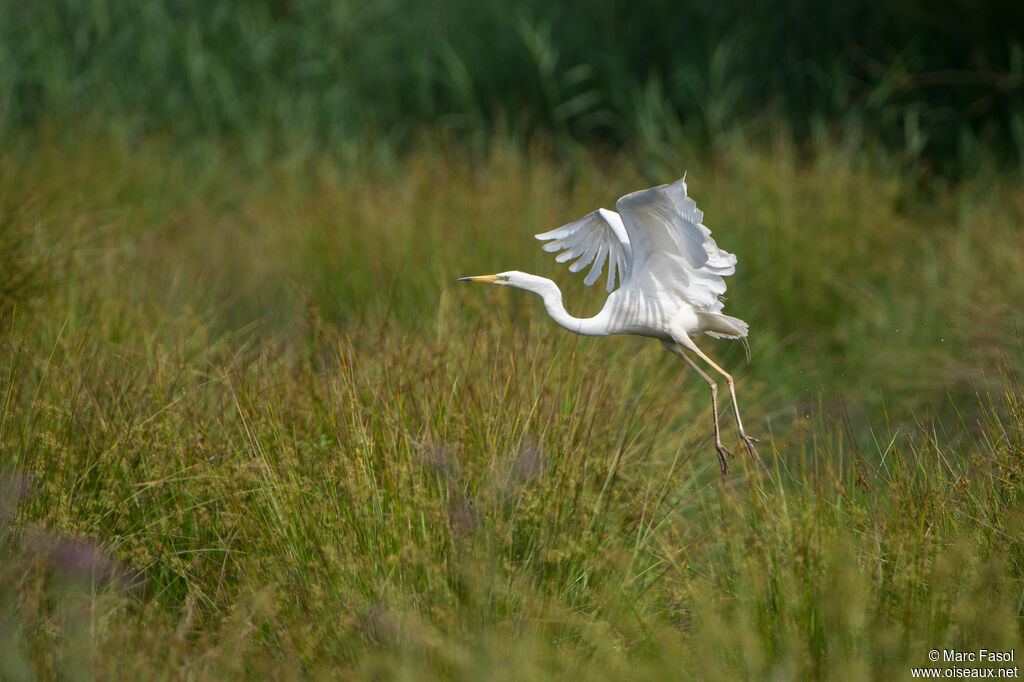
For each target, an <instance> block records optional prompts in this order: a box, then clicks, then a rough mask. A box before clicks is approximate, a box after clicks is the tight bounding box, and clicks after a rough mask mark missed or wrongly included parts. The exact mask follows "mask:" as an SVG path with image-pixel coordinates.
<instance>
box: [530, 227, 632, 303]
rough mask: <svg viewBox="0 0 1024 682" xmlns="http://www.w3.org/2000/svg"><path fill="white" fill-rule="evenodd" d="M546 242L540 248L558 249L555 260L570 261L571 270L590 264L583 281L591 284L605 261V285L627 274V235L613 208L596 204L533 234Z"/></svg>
mask: <svg viewBox="0 0 1024 682" xmlns="http://www.w3.org/2000/svg"><path fill="white" fill-rule="evenodd" d="M536 238H537V239H539V240H541V241H545V242H547V243H546V244H544V245H543V246H542V247H541V248H543V249H544V250H545V251H546V252H548V253H555V252H560V253H558V255H557V256H555V261H557V262H559V263H565V262H567V261H570V260H574V259H575V262H573V263H572V264H571V265H569V271H570V272H579V271H580V270H583V269H584V268H586V267H587V266H588V265H590V266H592V267H591V268H590V272H588V273H587V276H586V278H585V279H584V280H583V283H584V284H586V285H587V286H591V285H593V284H594V282H596V281H597V280H598V278H600V276H601V272H602V270H604V264H605V262H607V263H608V282H607V289H608V292H609V293H610V292H611V291H612V290H614V289H615V282H616V278H618V280H619V283H620V284H622V283H624V281H625V280H626V279H627V278H628V273H629V263H630V259H631V258H632V256H631V251H630V245H629V238H628V237H627V235H626V230H625V228H624V227H623V225H622V220H621V219H619V216H618V215H617V214H616V213H615V212H614V211H609V210H607V209H603V208H599V209H597V210H596V211H592V212H591V213H588V214H587V215H585V216H584V217H582V218H580V219H579V220H576V221H574V222H571V223H568V224H566V225H562V226H561V227H558V228H555V229H554V230H551V231H550V232H543V233H541V234H538V235H536Z"/></svg>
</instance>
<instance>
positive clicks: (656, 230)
mask: <svg viewBox="0 0 1024 682" xmlns="http://www.w3.org/2000/svg"><path fill="white" fill-rule="evenodd" d="M615 208H617V209H618V213H616V212H615V211H609V210H607V209H604V208H599V209H597V210H596V211H593V212H592V213H589V214H588V215H586V216H585V217H583V218H581V219H580V220H577V221H575V222H572V223H569V224H568V225H563V226H562V227H559V228H558V229H555V230H551V231H550V232H544V233H542V234H538V235H536V238H537V239H539V240H541V241H545V242H547V243H546V244H544V246H543V248H544V250H545V251H547V252H549V253H553V252H556V251H560V252H561V253H559V254H558V256H557V257H556V258H555V260H556V261H558V262H559V263H564V262H566V261H568V260H572V259H574V258H575V259H576V261H575V262H574V263H572V264H571V265H570V266H569V270H570V271H571V272H579V271H580V270H582V269H583V268H585V267H587V266H588V265H591V266H592V267H591V268H590V272H589V273H588V274H587V277H586V279H585V280H584V283H585V284H586V285H587V286H591V285H592V284H593V283H594V282H596V281H597V279H598V277H600V276H601V270H602V269H603V267H604V264H605V261H607V262H608V286H607V290H608V300H607V301H605V304H604V307H603V308H601V312H599V313H598V314H597V315H595V316H594V317H591V318H587V319H581V318H578V317H573V316H572V315H570V314H569V313H568V312H566V310H565V306H564V305H563V304H562V292H561V290H560V289H559V288H558V285H557V284H555V283H554V282H552V281H551V280H550V279H547V278H546V277H538V276H537V275H531V274H528V273H525V272H518V271H516V270H512V271H509V272H501V273H498V274H496V275H483V276H479V277H462V278H460V279H459V281H460V282H488V283H491V284H498V285H500V286H506V287H515V288H516V289H525V290H526V291H532V292H533V293H535V294H537V295H538V296H540V297H541V299H543V301H544V307H545V309H547V312H548V315H550V316H551V319H553V320H554V321H555V322H557V323H558V324H559V325H561V326H562V327H565V328H566V329H568V330H569V331H571V332H575V333H576V334H583V335H585V336H607V335H609V334H637V335H639V336H649V337H651V338H655V339H658V340H659V341H661V343H662V345H664V346H665V348H667V349H668V350H669V351H671V352H673V353H675V354H676V355H678V356H679V357H681V358H682V359H683V360H685V361H686V363H687V364H688V365H689V366H690V367H692V368H693V369H694V370H695V371H696V372H697V374H699V375H700V377H701V378H702V379H703V380H704V381H706V382H707V384H708V386H710V387H711V407H712V409H713V413H714V424H715V449H716V450H717V451H718V462H719V466H720V467H721V469H722V475H723V476H724V475H725V474H726V472H727V471H728V468H729V463H728V460H727V459H726V455H729V456H730V457H731V456H732V453H731V452H730V451H729V450H727V449H726V447H725V446H724V445H722V435H721V431H720V429H719V426H718V386H717V384H716V383H715V380H714V379H712V378H711V377H710V376H708V374H707V373H706V372H704V370H702V369H701V368H700V367H699V366H698V365H697V363H696V362H695V361H694V360H693V359H692V358H690V357H689V356H688V355H687V354H686V351H690V352H692V353H693V354H694V355H696V356H697V357H699V358H700V359H701V360H703V361H704V362H706V363H707V364H708V365H709V366H710V367H711V368H713V369H714V370H715V371H716V372H718V373H719V374H721V375H722V376H723V377H725V381H726V383H728V385H729V396H730V398H731V399H732V407H733V411H734V412H735V414H736V426H737V428H738V429H739V433H740V439H741V440H742V441H743V446H744V448H746V451H747V453H748V454H749V455H750V456H751V457H752V458H754V459H755V460H756V461H757V462H758V463H760V462H761V459H760V457H758V455H757V450H756V449H755V447H754V443H756V442H758V441H757V439H756V438H751V437H750V436H748V435H747V434H746V432H745V431H744V430H743V421H742V420H741V419H740V408H739V406H738V405H737V404H736V387H735V383H734V381H733V378H732V376H731V375H730V374H729V373H728V372H726V371H725V370H724V369H722V368H721V367H719V366H718V365H717V364H716V363H715V361H714V360H712V359H711V358H709V357H708V356H707V355H706V354H705V353H704V351H702V350H701V349H700V348H698V347H697V344H695V343H694V342H693V338H694V337H695V336H697V335H699V334H702V333H703V334H707V335H708V336H712V337H715V338H726V339H742V338H744V337H746V335H747V323H746V322H744V321H743V320H740V319H737V318H735V317H730V316H728V315H725V314H723V313H722V308H723V303H722V298H721V296H722V294H724V293H725V279H724V278H725V277H726V276H728V275H731V274H733V273H734V272H735V271H736V256H734V255H733V254H731V253H729V252H727V251H723V250H722V249H720V248H718V244H716V243H715V240H714V239H712V238H711V230H709V229H708V228H707V227H705V226H704V224H703V223H702V222H701V221H702V220H703V218H704V214H703V212H701V211H700V210H699V209H698V208H697V204H696V203H694V201H693V199H690V198H689V197H688V196H687V195H686V176H685V175H683V177H682V179H680V180H679V181H678V182H675V183H672V184H670V185H661V186H659V187H652V188H651V189H645V190H641V191H638V192H633V193H632V194H627V195H626V196H624V197H622V198H621V199H619V200H618V201H617V202H615ZM616 277H618V280H619V288H618V289H616V288H615V281H616Z"/></svg>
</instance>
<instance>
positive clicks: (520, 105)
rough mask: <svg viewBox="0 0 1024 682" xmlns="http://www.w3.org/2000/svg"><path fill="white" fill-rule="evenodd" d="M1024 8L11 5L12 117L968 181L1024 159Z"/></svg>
mask: <svg viewBox="0 0 1024 682" xmlns="http://www.w3.org/2000/svg"><path fill="white" fill-rule="evenodd" d="M1022 27H1024V12H1022V10H1021V9H1020V6H1019V5H1018V4H1017V3H1012V2H1001V1H999V0H983V1H982V2H977V1H970V2H968V1H967V0H941V1H940V2H923V1H916V2H909V3H891V2H878V1H874V0H870V1H862V2H855V3H834V2H827V1H825V0H806V1H802V2H789V3H778V2H773V1H770V0H757V1H755V2H717V1H708V0H698V1H695V2H669V1H666V0H644V1H642V2H623V1H621V0H617V1H614V2H602V3H598V4H594V3H588V2H578V1H575V0H573V1H570V2H561V3H548V2H543V1H541V0H526V1H523V2H514V3H513V2H494V3H482V2H467V1H466V0H434V1H433V2H426V3H419V2H409V1H408V0H381V1H380V2H372V3H368V2H351V1H345V2H333V1H330V0H273V1H267V2H250V1H248V0H244V1H243V0H215V1H209V2H207V1H196V0H186V1H180V2H167V1H163V0H161V1H151V2H117V1H114V0H38V1H36V2H31V3H26V2H18V1H16V0H3V2H0V63H2V65H3V68H2V69H0V118H2V119H3V120H4V121H5V122H6V125H7V127H8V129H14V130H24V129H25V128H26V127H28V128H31V127H33V126H35V125H36V124H38V122H40V121H41V120H43V121H49V120H51V119H52V118H53V117H58V118H59V119H60V120H61V121H62V122H64V123H65V124H67V125H69V126H72V127H76V126H78V125H79V124H80V122H81V121H82V120H83V119H88V118H93V119H97V120H102V121H105V122H109V121H111V120H113V121H115V122H117V123H120V124H125V125H127V126H128V127H129V128H130V129H131V130H133V131H136V132H138V131H144V132H152V131H161V132H167V131H171V132H174V133H175V134H178V135H181V136H183V137H190V136H194V135H201V136H205V137H209V136H214V137H218V138H222V139H227V140H230V141H232V142H233V143H234V144H239V145H242V146H243V147H244V148H245V149H246V150H247V151H249V152H251V153H256V154H263V153H266V152H268V151H270V152H275V151H284V150H290V149H294V148H295V147H296V146H301V145H306V146H310V147H313V148H318V147H320V146H322V145H326V146H328V147H335V148H340V147H344V146H346V145H348V144H351V143H352V141H353V140H360V139H362V137H363V135H364V134H365V133H367V132H372V133H374V134H375V135H376V136H377V139H378V141H381V142H383V141H385V140H387V141H391V142H392V143H397V144H399V145H407V144H408V143H409V142H410V140H411V139H413V137H414V135H415V133H416V131H418V130H420V129H422V128H424V127H429V128H433V129H436V128H438V127H441V128H446V129H448V130H450V131H452V132H454V133H457V134H460V135H470V136H480V135H483V136H484V137H482V138H480V139H486V135H487V133H488V132H489V131H493V130H495V129H496V128H502V127H504V128H505V129H506V130H507V129H508V128H511V129H514V130H516V131H520V132H522V133H523V134H524V136H526V137H530V136H533V135H536V134H540V135H545V136H548V137H551V138H553V139H555V140H557V141H558V143H559V144H562V145H572V144H575V143H577V142H585V143H595V142H597V143H602V144H613V145H618V144H623V143H625V144H630V145H632V146H633V147H634V148H636V149H646V150H648V152H650V153H656V150H658V149H659V148H661V147H663V146H665V145H666V144H668V145H669V146H678V145H679V144H680V143H681V142H682V141H683V140H691V141H693V140H696V141H699V142H700V143H702V144H704V143H713V142H714V141H715V140H717V139H718V138H720V137H721V136H723V135H726V134H735V133H736V131H737V130H739V129H742V130H745V131H746V132H747V134H748V135H749V136H752V137H754V138H760V139H762V140H765V139H768V138H770V137H771V136H772V135H773V134H774V133H775V129H776V128H777V127H778V126H782V127H783V128H784V129H785V130H786V131H787V134H788V135H789V136H791V137H792V139H794V140H796V141H797V142H798V144H800V145H803V144H804V143H807V144H809V145H811V146H814V147H821V146H823V145H828V144H829V143H830V142H831V141H833V140H836V139H840V140H853V141H855V143H856V144H858V145H859V146H861V147H863V148H865V149H868V150H877V151H879V152H881V151H888V153H890V154H897V155H900V156H902V157H904V158H906V159H908V160H910V161H912V162H920V163H922V164H923V165H925V166H927V167H928V168H933V169H939V170H941V171H943V172H947V173H952V174H969V173H972V172H974V170H975V169H976V167H977V165H978V164H979V163H981V162H982V161H984V160H992V159H998V160H999V161H1000V162H1001V163H1004V164H1009V165H1016V164H1019V163H1020V161H1021V159H1022V155H1024V107H1022V105H1024V29H1022Z"/></svg>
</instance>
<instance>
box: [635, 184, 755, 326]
mask: <svg viewBox="0 0 1024 682" xmlns="http://www.w3.org/2000/svg"><path fill="white" fill-rule="evenodd" d="M615 208H617V209H618V211H619V214H620V216H621V218H622V222H623V226H624V227H625V230H626V234H627V236H628V239H629V243H630V245H631V246H632V250H633V260H632V267H631V272H630V275H631V277H630V281H629V282H628V284H629V286H630V287H638V288H639V289H640V290H641V291H642V292H644V293H648V294H655V293H656V292H659V291H666V292H672V293H675V294H677V295H679V296H681V297H682V298H683V299H684V300H686V301H687V302H689V303H690V304H691V305H693V306H694V307H696V308H697V309H698V310H699V311H702V312H718V311H719V310H721V309H722V307H723V304H722V301H721V300H720V299H719V296H721V295H722V294H724V293H725V279H724V278H725V277H727V276H728V275H731V274H733V273H734V272H735V271H736V256H734V255H733V254H731V253H729V252H727V251H723V250H722V249H720V248H718V244H716V243H715V240H714V239H712V238H711V230H709V229H708V228H707V227H705V226H704V224H703V223H702V222H701V221H703V219H704V213H703V212H702V211H701V210H700V209H698V208H697V204H696V203H695V202H694V201H693V199H690V198H689V197H688V196H686V178H685V176H684V177H683V179H681V180H679V181H678V182H674V183H672V184H671V185H661V186H659V187H652V188H651V189H645V190H641V191H639V192H633V193H632V194H627V195H626V196H624V197H622V198H621V199H619V200H618V201H617V202H616V204H615Z"/></svg>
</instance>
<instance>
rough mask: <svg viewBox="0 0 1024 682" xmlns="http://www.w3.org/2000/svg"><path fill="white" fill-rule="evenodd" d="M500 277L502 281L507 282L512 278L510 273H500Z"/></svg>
mask: <svg viewBox="0 0 1024 682" xmlns="http://www.w3.org/2000/svg"><path fill="white" fill-rule="evenodd" d="M498 279H500V280H501V281H502V282H507V281H509V280H510V279H511V277H509V276H508V275H498Z"/></svg>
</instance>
